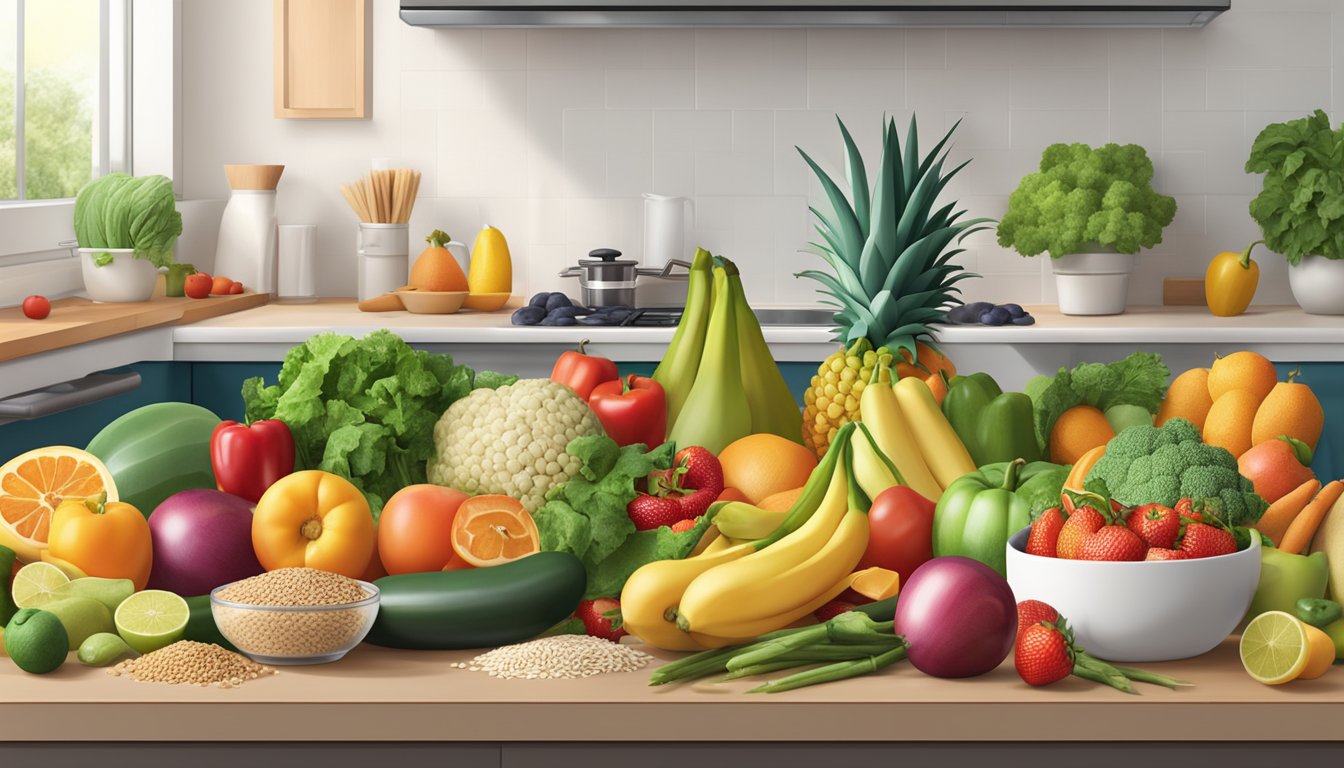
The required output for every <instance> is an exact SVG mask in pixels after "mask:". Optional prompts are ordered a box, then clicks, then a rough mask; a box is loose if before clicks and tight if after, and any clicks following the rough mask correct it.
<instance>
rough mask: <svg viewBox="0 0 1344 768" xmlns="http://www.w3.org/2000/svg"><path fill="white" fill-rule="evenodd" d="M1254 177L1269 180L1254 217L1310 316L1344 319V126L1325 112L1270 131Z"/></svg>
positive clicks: (1263, 135)
mask: <svg viewBox="0 0 1344 768" xmlns="http://www.w3.org/2000/svg"><path fill="white" fill-rule="evenodd" d="M1246 172H1247V173H1263V174H1265V178H1264V185H1263V186H1262V187H1261V189H1260V194H1259V195H1257V196H1256V198H1255V199H1254V200H1252V201H1251V217H1252V218H1254V219H1255V221H1256V223H1258V224H1259V225H1260V231H1261V232H1262V233H1263V234H1264V238H1265V245H1266V246H1268V247H1269V249H1270V250H1272V251H1274V252H1276V253H1279V254H1281V255H1282V256H1283V258H1284V259H1286V260H1287V261H1288V265H1289V266H1288V285H1289V286H1290V287H1291V288H1292V290H1293V298H1295V299H1296V300H1297V303H1298V305H1299V306H1301V307H1302V310H1303V311H1304V312H1307V313H1309V314H1313V315H1344V126H1341V127H1340V128H1337V129H1333V130H1332V129H1331V128H1330V119H1329V118H1328V117H1326V115H1325V113H1324V112H1322V111H1321V110H1319V109H1318V110H1316V112H1315V114H1313V115H1311V116H1310V117H1303V118H1300V119H1297V120H1289V121H1288V122H1286V123H1273V124H1271V125H1267V126H1265V129H1264V130H1262V131H1260V135H1259V136H1256V137H1255V143H1254V144H1252V145H1251V156H1250V159H1248V160H1247V161H1246Z"/></svg>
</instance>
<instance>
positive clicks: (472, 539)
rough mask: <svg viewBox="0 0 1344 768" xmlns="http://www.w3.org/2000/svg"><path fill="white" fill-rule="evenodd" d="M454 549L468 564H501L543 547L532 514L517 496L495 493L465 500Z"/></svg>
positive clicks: (456, 522)
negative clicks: (524, 507)
mask: <svg viewBox="0 0 1344 768" xmlns="http://www.w3.org/2000/svg"><path fill="white" fill-rule="evenodd" d="M451 536H452V543H453V551H455V552H457V554H458V556H459V557H461V558H462V559H463V560H465V561H466V562H467V563H468V564H470V565H473V566H476V567H477V568H483V567H486V566H491V565H500V564H501V563H507V562H509V561H510V560H517V559H518V558H520V557H526V556H528V555H531V554H534V553H536V552H540V551H541V535H540V534H538V533H537V524H536V523H535V522H533V521H532V515H530V514H528V513H527V510H526V509H523V505H522V503H521V502H519V501H518V500H517V499H514V498H510V497H508V496H501V495H497V494H491V495H486V496H473V497H471V498H470V499H467V500H466V501H464V502H462V506H460V507H458V509H457V515H456V517H454V518H453V532H452V535H451Z"/></svg>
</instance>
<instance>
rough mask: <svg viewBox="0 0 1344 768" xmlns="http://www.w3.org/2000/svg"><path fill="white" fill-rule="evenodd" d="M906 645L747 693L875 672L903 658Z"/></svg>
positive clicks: (762, 686)
mask: <svg viewBox="0 0 1344 768" xmlns="http://www.w3.org/2000/svg"><path fill="white" fill-rule="evenodd" d="M905 653H906V646H905V644H904V643H902V644H901V645H898V646H896V647H895V648H892V649H890V650H888V651H884V652H883V653H881V654H880V655H877V656H867V657H865V658H862V659H856V660H853V661H842V662H838V663H835V664H828V665H826V666H824V667H818V668H816V669H809V670H807V671H805V672H799V673H797V674H794V675H789V676H788V677H784V678H780V679H779V680H772V681H770V682H768V683H765V684H764V685H758V686H756V687H755V688H752V689H751V690H750V691H747V693H781V692H783V691H792V690H795V689H797V688H805V687H807V686H809V685H818V684H820V683H830V682H834V681H836V680H847V679H849V678H851V677H859V676H860V675H867V674H870V673H872V672H876V671H877V670H879V669H882V668H883V667H886V666H889V665H891V664H895V663H896V662H898V661H900V660H901V659H904V658H905Z"/></svg>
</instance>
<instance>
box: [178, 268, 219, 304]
mask: <svg viewBox="0 0 1344 768" xmlns="http://www.w3.org/2000/svg"><path fill="white" fill-rule="evenodd" d="M214 283H215V280H214V278H212V277H210V276H209V275H207V274H206V273H204V272H197V273H196V274H194V275H187V280H186V282H185V283H184V284H183V286H182V291H183V292H184V293H186V294H187V295H188V296H190V297H191V298H193V299H204V298H205V297H206V296H209V295H210V288H211V286H213V285H214Z"/></svg>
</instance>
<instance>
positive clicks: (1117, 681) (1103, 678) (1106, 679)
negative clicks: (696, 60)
mask: <svg viewBox="0 0 1344 768" xmlns="http://www.w3.org/2000/svg"><path fill="white" fill-rule="evenodd" d="M1073 674H1075V675H1077V676H1078V677H1081V678H1083V679H1084V680H1091V681H1092V682H1095V683H1102V684H1103V685H1109V686H1111V687H1112V688H1114V689H1116V690H1117V691H1124V692H1125V693H1133V694H1137V693H1138V691H1136V690H1134V687H1133V686H1131V685H1130V684H1129V681H1128V680H1126V679H1125V677H1124V675H1110V674H1108V673H1106V672H1105V671H1103V670H1100V669H1097V668H1096V667H1090V666H1084V665H1083V664H1080V663H1078V662H1076V661H1075V662H1074V665H1073Z"/></svg>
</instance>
